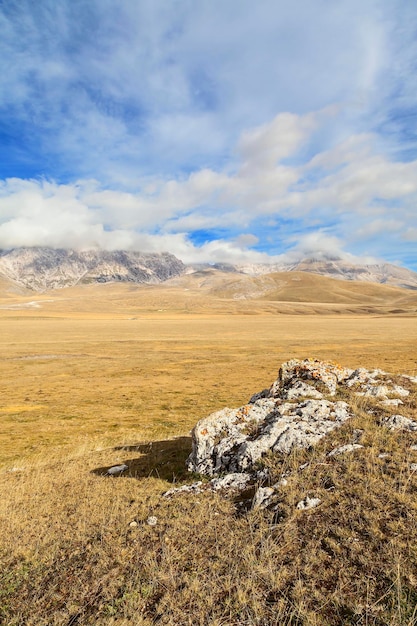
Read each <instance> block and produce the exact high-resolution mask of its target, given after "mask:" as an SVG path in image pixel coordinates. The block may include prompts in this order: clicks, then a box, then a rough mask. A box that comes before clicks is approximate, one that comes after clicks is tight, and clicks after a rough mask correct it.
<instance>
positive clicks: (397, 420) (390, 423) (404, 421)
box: [381, 415, 417, 430]
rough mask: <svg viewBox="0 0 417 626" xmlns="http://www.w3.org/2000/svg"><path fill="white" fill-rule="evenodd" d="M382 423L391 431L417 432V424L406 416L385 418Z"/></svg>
mask: <svg viewBox="0 0 417 626" xmlns="http://www.w3.org/2000/svg"><path fill="white" fill-rule="evenodd" d="M381 423H382V425H383V426H387V428H389V429H390V430H417V422H414V421H413V420H412V419H410V418H409V417H404V415H391V416H390V417H386V418H384V419H383V420H382V422H381Z"/></svg>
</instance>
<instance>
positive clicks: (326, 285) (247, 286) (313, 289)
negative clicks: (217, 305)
mask: <svg viewBox="0 0 417 626" xmlns="http://www.w3.org/2000/svg"><path fill="white" fill-rule="evenodd" d="M166 285H167V286H174V285H175V286H177V287H182V288H183V289H187V290H188V291H193V290H195V291H198V292H200V293H205V294H206V295H207V296H211V297H216V298H221V299H229V300H262V301H270V302H291V303H316V304H324V303H327V304H343V305H374V306H396V307H399V308H401V307H406V308H408V307H409V306H413V307H417V294H416V293H415V291H414V290H405V289H404V288H399V287H394V286H391V285H381V284H378V283H370V282H369V283H368V282H366V283H365V282H359V281H350V282H348V281H346V280H344V281H342V280H336V279H334V278H329V277H328V276H320V275H315V274H312V273H308V272H296V271H294V272H274V273H271V274H261V275H258V276H249V275H247V274H237V273H233V272H220V271H219V270H216V269H205V270H200V271H198V272H194V273H193V274H186V275H183V276H180V277H178V278H175V279H172V280H170V281H168V283H166Z"/></svg>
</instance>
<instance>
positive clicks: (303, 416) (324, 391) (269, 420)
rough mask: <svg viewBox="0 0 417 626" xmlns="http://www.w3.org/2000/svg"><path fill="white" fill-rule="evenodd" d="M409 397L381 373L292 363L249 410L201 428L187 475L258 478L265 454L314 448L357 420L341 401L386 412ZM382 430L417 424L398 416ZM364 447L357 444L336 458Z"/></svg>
mask: <svg viewBox="0 0 417 626" xmlns="http://www.w3.org/2000/svg"><path fill="white" fill-rule="evenodd" d="M403 380H404V384H406V385H407V384H408V385H410V384H414V382H415V380H414V379H411V378H410V377H406V376H404V377H403ZM408 394H409V390H408V389H406V388H405V387H403V386H402V385H400V384H398V381H397V382H396V383H394V382H393V381H392V380H391V378H390V376H389V375H388V374H386V373H385V372H383V371H382V370H373V371H368V370H366V369H364V368H358V369H356V370H351V369H346V368H344V367H341V366H339V365H337V364H335V363H325V362H323V361H319V360H315V359H305V360H298V359H293V360H291V361H288V362H286V363H284V364H283V365H282V366H281V368H280V370H279V374H278V378H277V380H275V381H274V382H273V384H272V385H271V387H269V388H268V389H264V390H263V391H261V392H259V393H256V394H254V395H253V396H252V397H251V399H250V400H249V402H248V404H245V405H244V406H242V407H240V408H237V409H230V408H225V409H222V410H221V411H217V412H216V413H213V414H212V415H210V416H208V417H206V418H204V419H202V420H200V421H199V422H198V423H197V425H196V426H195V428H194V429H193V431H192V439H193V449H192V453H191V455H190V456H189V458H188V461H187V465H188V469H189V470H190V471H192V472H197V473H199V474H202V475H205V476H210V477H213V476H219V475H224V474H229V473H236V472H245V473H251V472H254V471H255V470H256V463H257V461H259V459H261V457H262V456H263V455H265V454H266V453H267V452H269V451H271V452H273V453H283V454H288V453H289V452H290V451H291V450H292V449H293V448H308V447H310V446H313V445H315V444H316V443H317V442H318V441H319V440H320V439H322V438H323V437H324V436H326V435H327V434H328V433H330V432H331V431H332V430H334V429H335V428H338V427H340V426H341V425H342V424H343V423H344V422H346V420H348V419H350V418H352V417H354V415H355V410H354V408H352V406H351V405H349V404H348V402H346V401H345V400H341V399H338V396H339V397H344V398H345V397H346V398H349V397H352V398H354V397H355V396H357V397H361V396H362V397H366V398H370V399H372V400H374V401H375V402H377V403H378V402H379V403H380V406H381V407H383V409H384V411H388V410H389V406H390V405H387V404H384V403H386V401H387V400H393V399H400V398H405V397H406V396H407V395H408ZM394 406H396V405H395V404H394ZM381 424H386V426H387V427H389V428H405V429H408V430H413V429H414V428H415V427H416V428H417V424H415V422H413V421H412V420H410V419H409V418H405V417H402V418H401V416H399V415H394V416H392V417H389V416H388V417H386V416H385V417H384V418H383V419H381ZM361 447H362V446H359V445H358V444H356V442H354V443H353V444H352V446H350V447H347V448H346V449H340V450H338V451H337V453H336V452H334V454H335V455H336V454H341V453H343V452H347V451H350V450H359V449H360V448H361Z"/></svg>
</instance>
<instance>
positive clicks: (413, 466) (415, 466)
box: [410, 463, 417, 472]
mask: <svg viewBox="0 0 417 626" xmlns="http://www.w3.org/2000/svg"><path fill="white" fill-rule="evenodd" d="M410 470H411V471H412V472H416V471H417V463H410Z"/></svg>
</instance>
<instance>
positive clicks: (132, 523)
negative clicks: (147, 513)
mask: <svg viewBox="0 0 417 626" xmlns="http://www.w3.org/2000/svg"><path fill="white" fill-rule="evenodd" d="M137 525H138V523H137V522H135V520H133V522H130V524H129V526H130V528H136V526H137Z"/></svg>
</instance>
